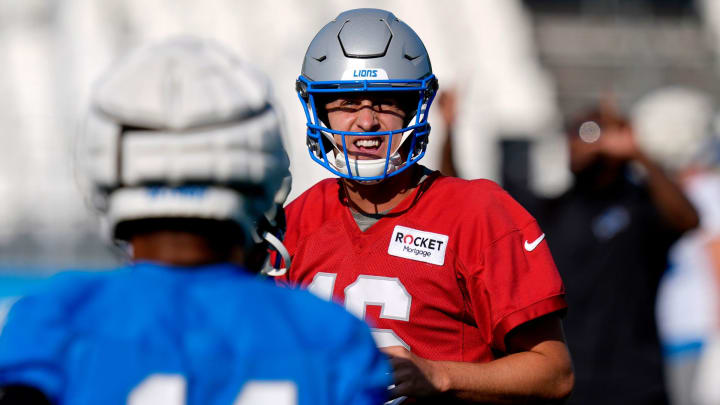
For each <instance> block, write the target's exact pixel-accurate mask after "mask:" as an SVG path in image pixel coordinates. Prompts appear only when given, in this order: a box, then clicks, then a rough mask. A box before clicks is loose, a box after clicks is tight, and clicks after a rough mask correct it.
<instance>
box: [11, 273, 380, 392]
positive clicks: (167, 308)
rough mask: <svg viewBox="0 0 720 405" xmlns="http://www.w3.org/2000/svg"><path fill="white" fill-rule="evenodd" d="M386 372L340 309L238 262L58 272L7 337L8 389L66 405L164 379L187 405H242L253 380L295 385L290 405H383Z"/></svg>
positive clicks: (18, 315) (23, 304)
mask: <svg viewBox="0 0 720 405" xmlns="http://www.w3.org/2000/svg"><path fill="white" fill-rule="evenodd" d="M388 372H389V365H388V364H387V362H386V361H385V359H384V356H383V355H382V354H380V353H379V352H378V351H377V349H376V348H375V345H374V342H373V340H372V338H371V336H370V334H369V332H368V331H367V327H366V326H365V325H363V324H362V322H360V321H358V320H357V319H356V318H355V317H353V316H352V315H350V314H347V313H346V312H345V311H344V310H342V308H339V307H338V306H337V305H334V304H329V303H327V302H323V301H322V300H319V299H317V298H316V297H313V296H311V294H308V293H305V292H300V291H289V290H286V289H282V288H277V287H276V286H274V285H273V283H272V282H269V281H268V280H260V279H257V278H256V277H255V276H252V275H250V274H246V273H245V271H244V270H243V269H241V268H238V267H236V266H232V265H228V264H220V265H212V266H205V267H202V268H177V267H176V268H173V267H166V266H162V265H157V264H151V263H138V264H135V265H132V266H128V267H125V268H121V269H118V270H115V271H110V272H100V273H97V272H93V273H89V272H69V273H65V274H60V275H58V276H55V277H53V278H51V279H50V280H49V281H48V284H47V286H46V287H45V288H43V289H42V291H39V292H38V293H36V294H32V295H28V296H26V297H23V298H22V299H20V300H19V301H18V302H17V303H16V304H15V305H14V306H13V308H12V309H11V311H10V313H9V315H8V318H7V323H6V324H5V327H4V329H3V330H2V334H0V385H4V384H11V383H23V384H27V385H31V386H34V387H37V388H39V389H41V390H42V391H43V392H45V393H46V395H48V396H49V397H50V399H51V400H52V401H53V403H58V404H100V403H102V404H125V403H126V398H128V396H129V395H131V393H132V392H134V391H135V390H136V389H137V387H138V386H139V385H140V384H141V383H142V382H143V381H147V378H148V377H149V376H151V375H156V374H163V375H179V376H182V378H183V379H184V380H185V381H186V384H187V385H186V386H187V390H186V395H185V396H186V400H185V401H184V403H187V404H218V405H219V404H227V405H229V404H233V403H235V402H234V401H235V400H236V399H237V398H238V395H239V394H240V393H241V392H242V391H243V389H244V388H245V387H246V386H247V385H248V384H249V383H250V382H252V381H265V382H282V383H288V384H290V385H292V386H294V387H295V389H296V393H297V402H296V401H291V402H290V403H292V404H295V403H297V404H308V405H309V404H337V403H351V404H376V403H378V402H381V401H382V398H383V397H384V395H385V389H386V387H387V385H388V384H389V383H390V378H389V376H388V374H387V373H388ZM141 403H145V402H141Z"/></svg>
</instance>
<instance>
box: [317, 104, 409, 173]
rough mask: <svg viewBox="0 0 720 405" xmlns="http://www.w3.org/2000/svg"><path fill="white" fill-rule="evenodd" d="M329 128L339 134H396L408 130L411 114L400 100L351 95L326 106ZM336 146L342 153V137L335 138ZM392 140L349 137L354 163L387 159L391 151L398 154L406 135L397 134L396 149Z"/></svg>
mask: <svg viewBox="0 0 720 405" xmlns="http://www.w3.org/2000/svg"><path fill="white" fill-rule="evenodd" d="M325 109H326V111H327V117H328V125H329V126H330V128H331V129H334V130H337V131H353V132H379V131H394V130H398V129H400V128H403V127H404V123H405V119H406V117H407V113H406V112H405V111H404V110H403V109H402V108H401V107H400V102H399V100H398V99H397V98H394V97H392V96H388V95H383V94H374V95H368V94H357V95H355V94H351V95H343V96H341V97H340V98H337V99H335V100H332V101H330V102H329V103H327V104H325ZM333 137H334V139H335V144H336V145H337V147H338V148H339V149H340V150H341V151H342V149H343V141H342V135H337V134H335V135H333ZM389 138H390V137H389V136H347V137H345V145H346V146H347V149H348V150H347V152H348V156H349V157H350V158H352V159H357V160H367V159H384V158H385V156H386V154H387V150H388V147H390V151H391V153H394V152H395V151H396V150H397V148H398V145H400V141H401V140H402V134H395V135H394V136H393V139H392V145H389Z"/></svg>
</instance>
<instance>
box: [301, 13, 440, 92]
mask: <svg viewBox="0 0 720 405" xmlns="http://www.w3.org/2000/svg"><path fill="white" fill-rule="evenodd" d="M362 69H380V70H382V71H384V72H385V73H386V74H387V77H377V79H389V80H417V79H422V78H425V77H427V76H429V75H431V74H432V66H431V65H430V57H429V56H428V53H427V50H426V49H425V45H423V43H422V41H421V40H420V37H418V35H417V34H416V33H415V31H413V30H412V28H410V27H409V26H408V25H407V24H405V23H404V22H402V21H400V20H399V19H398V18H397V17H395V15H393V13H391V12H389V11H385V10H379V9H370V8H363V9H356V10H348V11H345V12H343V13H341V14H340V15H338V16H337V18H335V19H334V20H333V21H331V22H330V23H328V24H327V25H325V26H324V27H323V28H322V29H321V30H320V32H318V34H317V35H316V36H315V38H314V39H313V40H312V42H311V43H310V46H309V47H308V50H307V53H306V54H305V59H304V61H303V66H302V75H303V76H305V77H306V78H307V79H309V80H311V81H337V80H353V78H352V77H348V74H349V72H353V71H357V70H362ZM354 79H355V80H357V79H370V78H369V77H355V78H354Z"/></svg>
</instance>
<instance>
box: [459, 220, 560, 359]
mask: <svg viewBox="0 0 720 405" xmlns="http://www.w3.org/2000/svg"><path fill="white" fill-rule="evenodd" d="M528 219H529V223H527V224H526V225H525V226H524V227H520V228H519V229H518V228H516V229H513V230H512V231H511V232H509V233H507V234H505V235H504V236H502V237H500V238H499V239H497V240H495V241H494V242H492V243H491V244H490V245H488V246H486V247H485V248H484V251H483V253H482V256H481V260H482V264H481V266H480V268H479V269H478V271H476V272H474V274H473V276H472V277H471V284H473V285H471V286H470V287H471V288H470V294H471V296H473V295H474V296H473V297H472V299H473V306H474V311H475V313H476V314H481V313H484V314H486V315H485V316H486V317H484V322H482V323H480V322H479V323H478V324H489V326H490V328H491V329H490V330H489V331H487V332H488V335H489V338H490V339H491V345H492V346H493V347H495V348H496V349H498V350H501V351H505V336H506V335H507V333H508V332H510V331H511V330H512V329H514V328H515V327H517V326H519V325H521V324H523V323H525V322H528V321H530V320H533V319H536V318H539V317H541V316H543V315H547V314H550V313H553V312H557V311H561V310H564V309H565V308H566V307H567V304H566V303H565V299H564V294H565V290H564V287H563V283H562V280H561V278H560V275H559V273H558V271H557V268H556V267H555V262H554V261H553V259H552V256H551V254H550V249H549V248H548V245H547V241H546V240H545V234H544V233H543V232H542V230H540V227H539V226H538V225H537V222H535V220H533V219H532V217H530V216H529V214H528ZM488 309H489V314H487V312H488ZM476 316H477V315H476ZM488 321H489V322H488Z"/></svg>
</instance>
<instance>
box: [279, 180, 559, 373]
mask: <svg viewBox="0 0 720 405" xmlns="http://www.w3.org/2000/svg"><path fill="white" fill-rule="evenodd" d="M340 187H341V185H340V180H339V179H327V180H324V181H321V182H319V183H318V184H316V185H315V186H313V187H312V188H311V189H309V190H307V191H306V192H305V193H303V194H302V195H301V196H300V197H298V198H297V199H296V200H295V201H293V202H292V203H291V204H290V205H288V207H287V208H286V215H287V221H288V226H287V229H288V232H287V234H286V238H285V245H286V247H287V248H288V250H289V251H290V255H291V257H292V266H291V269H290V271H289V272H288V273H287V274H286V275H285V276H283V277H281V282H282V283H288V284H290V285H300V286H302V287H304V288H309V289H310V290H311V291H313V292H314V293H315V294H317V295H319V296H321V297H324V298H326V299H330V298H332V299H334V300H335V301H337V302H338V303H341V304H343V305H344V306H345V307H346V308H347V309H348V310H349V311H351V312H354V313H355V314H356V315H358V316H360V317H362V318H364V319H365V320H367V321H368V322H369V323H370V325H371V326H372V327H373V335H374V337H375V339H376V341H377V343H378V345H379V346H381V347H384V346H393V345H404V346H405V347H407V348H408V349H410V350H411V351H412V352H413V353H415V354H417V355H418V356H420V357H423V358H426V359H430V360H451V361H465V362H485V361H490V360H492V359H493V358H494V356H493V353H492V349H495V350H499V351H505V342H504V340H505V336H506V334H507V333H508V332H509V331H510V330H511V329H513V328H515V327H516V326H518V325H520V324H522V323H525V322H527V321H529V320H532V319H535V318H537V317H540V316H543V315H546V314H549V313H552V312H555V311H559V310H563V309H565V307H566V304H565V300H564V287H563V284H562V281H561V279H560V276H559V274H558V272H557V269H556V268H555V264H554V262H553V259H552V256H551V255H550V250H549V249H548V246H547V243H545V241H544V234H543V232H542V231H541V230H540V228H539V227H538V225H537V223H536V222H535V220H534V219H533V218H532V216H530V214H528V213H527V211H525V209H523V208H522V207H521V206H520V205H519V204H518V203H517V202H515V200H513V199H512V198H511V197H510V196H509V195H508V194H507V193H506V192H505V191H504V190H503V189H501V188H500V187H499V186H498V185H496V184H495V183H493V182H491V181H488V180H473V181H466V180H462V179H458V178H454V177H444V176H441V175H439V173H438V172H436V173H433V174H432V175H430V176H429V177H428V178H427V179H426V180H425V181H424V182H423V183H422V184H421V185H420V186H419V187H418V188H417V190H416V191H414V192H413V193H412V194H411V195H410V196H408V197H407V198H405V200H403V201H402V202H401V203H400V204H399V205H398V206H396V207H395V208H394V209H393V210H392V211H390V213H388V214H387V215H385V216H384V217H383V218H381V219H380V220H379V221H378V222H377V223H375V224H374V225H372V226H371V227H370V228H368V229H367V230H366V231H365V232H362V231H361V230H360V229H359V228H358V226H357V224H356V222H355V220H354V219H353V216H352V213H351V212H350V209H349V208H348V205H347V202H346V201H345V200H344V197H343V196H344V193H342V190H341V188H340Z"/></svg>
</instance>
